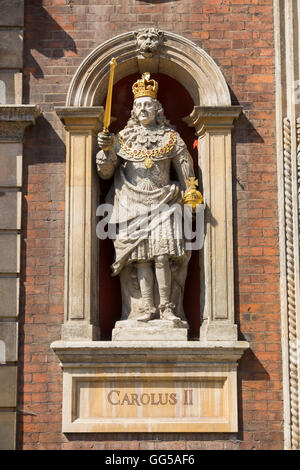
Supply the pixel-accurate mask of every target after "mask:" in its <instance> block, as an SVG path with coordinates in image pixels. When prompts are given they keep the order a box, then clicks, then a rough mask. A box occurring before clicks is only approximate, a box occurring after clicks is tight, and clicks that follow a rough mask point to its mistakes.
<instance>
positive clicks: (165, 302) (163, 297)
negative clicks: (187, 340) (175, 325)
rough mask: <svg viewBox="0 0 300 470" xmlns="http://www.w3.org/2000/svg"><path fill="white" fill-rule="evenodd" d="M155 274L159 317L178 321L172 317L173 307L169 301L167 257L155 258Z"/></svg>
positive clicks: (168, 263)
mask: <svg viewBox="0 0 300 470" xmlns="http://www.w3.org/2000/svg"><path fill="white" fill-rule="evenodd" d="M155 274H156V279H157V285H158V292H159V309H160V316H161V318H162V319H163V320H172V321H180V319H179V318H177V317H176V315H174V309H175V305H174V304H172V303H171V302H170V299H171V280H172V278H171V269H170V262H169V257H168V255H160V256H156V258H155Z"/></svg>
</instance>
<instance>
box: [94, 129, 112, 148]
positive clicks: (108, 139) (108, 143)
mask: <svg viewBox="0 0 300 470" xmlns="http://www.w3.org/2000/svg"><path fill="white" fill-rule="evenodd" d="M97 140H98V145H99V147H100V148H101V149H102V150H109V149H110V148H111V147H112V146H113V144H114V140H115V135H114V134H109V133H107V132H99V134H98V139H97Z"/></svg>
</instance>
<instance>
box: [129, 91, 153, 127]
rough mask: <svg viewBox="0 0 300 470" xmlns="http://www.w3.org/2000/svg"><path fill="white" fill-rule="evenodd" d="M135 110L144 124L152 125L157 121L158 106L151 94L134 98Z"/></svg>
mask: <svg viewBox="0 0 300 470" xmlns="http://www.w3.org/2000/svg"><path fill="white" fill-rule="evenodd" d="M134 111H135V114H136V117H137V118H138V120H139V122H140V123H141V124H142V125H143V126H151V125H152V124H154V123H155V118H156V106H155V101H154V100H153V99H152V98H151V97H150V96H142V97H141V98H136V99H135V100H134Z"/></svg>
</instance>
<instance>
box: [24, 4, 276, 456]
mask: <svg viewBox="0 0 300 470" xmlns="http://www.w3.org/2000/svg"><path fill="white" fill-rule="evenodd" d="M272 3H273V2H272V0H259V1H258V0H255V1H254V0H252V1H251V2H250V1H246V0H203V1H201V2H199V0H181V1H180V2H176V1H174V2H167V3H156V2H155V1H154V0H153V2H152V3H151V4H150V3H149V2H147V3H146V2H143V1H138V0H118V2H116V1H113V0H101V1H100V0H74V1H71V0H70V1H66V0H44V1H41V0H26V1H25V46H24V103H34V104H38V105H40V107H41V108H42V111H43V117H40V118H39V119H38V120H37V124H36V126H35V127H33V128H31V129H28V130H27V131H26V135H25V149H24V192H23V221H22V231H23V242H22V256H23V257H22V288H21V314H20V363H21V366H20V371H19V397H18V399H19V409H20V410H21V411H20V412H19V419H18V448H22V449H104V448H105V449H171V448H174V449H245V450H246V449H281V448H282V447H283V424H282V423H283V404H282V374H281V344H280V335H281V332H280V304H279V252H278V218H277V174H276V151H275V85H274V44H273V10H272ZM150 24H155V25H157V26H158V27H159V28H161V29H164V30H167V31H174V32H176V33H177V34H181V35H183V36H184V37H186V38H188V39H190V40H192V41H193V42H195V43H196V44H197V45H199V46H200V47H202V48H203V49H204V50H205V51H206V52H207V53H208V54H210V55H211V57H212V58H213V59H214V60H215V61H216V62H217V64H218V66H219V67H220V69H221V70H222V72H223V74H224V76H225V78H226V80H227V83H228V85H229V86H230V89H231V94H232V102H233V104H241V105H242V106H243V107H244V115H243V116H242V117H240V119H239V120H238V122H237V123H236V127H235V129H234V131H233V189H234V193H233V202H234V227H233V229H234V246H235V286H236V287H235V304H236V320H237V322H238V325H239V335H240V339H246V340H248V341H249V342H250V344H251V350H250V351H248V352H246V353H245V355H244V357H243V359H242V360H241V363H240V368H239V414H240V418H239V420H240V432H239V433H238V434H234V435H232V434H222V435H220V434H208V435H205V434H197V435H193V434H191V435H189V434H187V435H186V434H184V435H182V434H168V435H147V434H144V435H141V436H138V437H137V435H130V434H129V435H126V436H125V435H122V434H121V435H113V436H112V435H109V436H107V435H101V434H97V435H84V434H80V435H75V436H70V435H62V434H61V400H62V384H61V379H62V374H61V369H60V367H59V364H58V359H57V358H56V356H55V355H54V354H53V352H52V351H51V350H50V343H51V342H52V341H54V340H57V339H59V337H60V328H61V323H62V322H63V275H64V179H65V146H64V131H63V129H62V125H61V123H60V122H59V120H58V118H57V117H56V114H55V112H54V111H53V107H54V106H59V105H60V106H63V105H64V104H65V100H66V94H67V90H68V87H69V84H70V81H71V79H72V77H73V75H74V73H75V72H76V69H77V67H78V66H79V64H80V63H81V61H82V60H83V59H84V58H85V57H86V56H87V54H88V53H90V52H91V51H92V50H93V49H94V48H95V47H96V46H98V45H99V44H100V43H102V42H104V41H105V40H107V39H109V38H111V37H113V36H114V35H117V34H120V33H123V32H127V31H130V30H136V29H138V28H140V27H143V26H149V25H150Z"/></svg>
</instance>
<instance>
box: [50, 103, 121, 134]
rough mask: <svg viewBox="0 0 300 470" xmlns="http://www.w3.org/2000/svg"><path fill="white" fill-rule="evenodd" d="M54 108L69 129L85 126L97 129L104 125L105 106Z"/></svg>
mask: <svg viewBox="0 0 300 470" xmlns="http://www.w3.org/2000/svg"><path fill="white" fill-rule="evenodd" d="M54 109H55V111H56V114H57V115H58V117H59V118H60V120H61V121H62V123H63V124H64V126H65V127H66V129H67V130H69V129H71V128H72V129H74V128H81V129H82V128H83V127H85V128H87V129H91V130H97V129H99V127H101V125H102V121H103V116H104V108H103V106H83V107H81V106H59V107H55V108H54ZM112 120H113V119H112Z"/></svg>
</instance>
